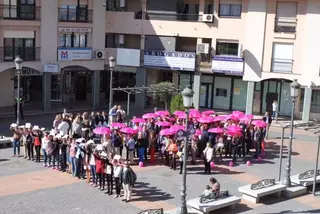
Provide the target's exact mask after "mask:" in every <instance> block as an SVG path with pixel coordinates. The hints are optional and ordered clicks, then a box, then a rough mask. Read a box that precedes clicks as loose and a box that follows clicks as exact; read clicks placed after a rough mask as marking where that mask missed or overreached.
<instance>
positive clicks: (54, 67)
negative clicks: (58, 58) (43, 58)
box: [43, 64, 60, 73]
mask: <svg viewBox="0 0 320 214" xmlns="http://www.w3.org/2000/svg"><path fill="white" fill-rule="evenodd" d="M43 70H44V72H49V73H58V72H60V67H59V65H58V64H45V65H44V69H43Z"/></svg>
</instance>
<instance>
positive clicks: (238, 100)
mask: <svg viewBox="0 0 320 214" xmlns="http://www.w3.org/2000/svg"><path fill="white" fill-rule="evenodd" d="M247 84H248V82H245V81H243V80H242V79H234V82H233V96H232V109H233V110H240V111H245V110H246V101H247Z"/></svg>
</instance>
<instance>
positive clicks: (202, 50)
mask: <svg viewBox="0 0 320 214" xmlns="http://www.w3.org/2000/svg"><path fill="white" fill-rule="evenodd" d="M197 53H199V54H208V53H209V44H207V43H201V44H198V45H197Z"/></svg>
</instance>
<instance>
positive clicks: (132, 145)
mask: <svg viewBox="0 0 320 214" xmlns="http://www.w3.org/2000/svg"><path fill="white" fill-rule="evenodd" d="M128 138H129V139H128V141H127V149H128V160H129V161H130V164H133V155H134V154H133V153H134V149H135V146H136V142H135V140H134V138H133V136H132V135H129V136H128Z"/></svg>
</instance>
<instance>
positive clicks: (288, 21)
mask: <svg viewBox="0 0 320 214" xmlns="http://www.w3.org/2000/svg"><path fill="white" fill-rule="evenodd" d="M296 27H297V19H296V18H281V17H276V19H275V27H274V31H275V32H286V33H295V32H296Z"/></svg>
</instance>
